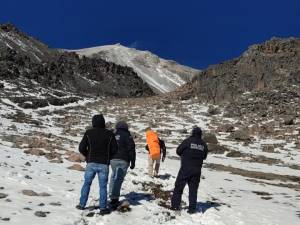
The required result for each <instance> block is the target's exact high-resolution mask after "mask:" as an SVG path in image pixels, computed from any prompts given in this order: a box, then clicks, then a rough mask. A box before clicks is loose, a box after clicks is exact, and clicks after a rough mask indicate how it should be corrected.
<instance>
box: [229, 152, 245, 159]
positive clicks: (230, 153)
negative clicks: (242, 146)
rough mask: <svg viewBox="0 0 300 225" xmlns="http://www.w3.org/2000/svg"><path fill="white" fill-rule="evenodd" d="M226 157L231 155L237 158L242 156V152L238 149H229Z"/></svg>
mask: <svg viewBox="0 0 300 225" xmlns="http://www.w3.org/2000/svg"><path fill="white" fill-rule="evenodd" d="M226 156H227V157H232V158H239V157H242V156H243V154H242V153H241V152H239V151H230V152H228V153H227V154H226Z"/></svg>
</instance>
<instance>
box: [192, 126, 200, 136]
mask: <svg viewBox="0 0 300 225" xmlns="http://www.w3.org/2000/svg"><path fill="white" fill-rule="evenodd" d="M192 136H194V137H202V130H201V128H200V127H194V128H193V130H192Z"/></svg>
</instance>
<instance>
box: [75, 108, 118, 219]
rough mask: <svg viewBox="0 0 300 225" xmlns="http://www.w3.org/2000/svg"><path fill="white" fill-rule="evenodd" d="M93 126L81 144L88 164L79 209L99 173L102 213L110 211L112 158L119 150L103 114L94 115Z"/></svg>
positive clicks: (84, 203) (85, 201)
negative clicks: (109, 181)
mask: <svg viewBox="0 0 300 225" xmlns="http://www.w3.org/2000/svg"><path fill="white" fill-rule="evenodd" d="M92 125H93V128H91V129H88V130H87V131H86V132H85V134H84V136H83V138H82V140H81V142H80V144H79V152H80V153H81V154H82V155H84V156H85V159H86V162H87V166H86V169H85V174H84V184H83V186H82V189H81V197H80V203H79V205H77V206H76V208H77V209H80V210H83V209H85V206H86V203H87V200H88V197H89V192H90V186H91V184H92V182H93V179H94V178H95V175H96V174H97V175H98V180H99V189H100V190H99V193H100V198H99V207H100V213H101V214H107V213H109V212H110V211H109V209H108V207H107V182H108V172H109V164H110V160H111V159H112V158H113V156H114V155H115V154H116V153H117V151H118V146H117V142H116V138H115V135H114V133H113V132H112V131H110V130H107V129H105V120H104V117H103V115H102V114H100V115H95V116H93V119H92Z"/></svg>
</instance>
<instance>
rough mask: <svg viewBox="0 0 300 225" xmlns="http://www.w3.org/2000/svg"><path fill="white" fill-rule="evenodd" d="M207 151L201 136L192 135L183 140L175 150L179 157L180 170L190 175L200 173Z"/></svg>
mask: <svg viewBox="0 0 300 225" xmlns="http://www.w3.org/2000/svg"><path fill="white" fill-rule="evenodd" d="M207 151H208V150H207V144H206V143H205V142H204V141H203V140H202V139H201V136H199V135H195V134H193V135H192V136H190V137H189V138H187V139H185V140H184V141H183V142H182V143H181V144H180V145H179V146H178V148H177V150H176V153H177V155H179V156H180V157H181V170H184V171H186V172H187V173H190V174H192V173H194V174H196V173H201V168H202V164H203V160H205V159H206V157H207Z"/></svg>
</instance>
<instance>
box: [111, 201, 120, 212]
mask: <svg viewBox="0 0 300 225" xmlns="http://www.w3.org/2000/svg"><path fill="white" fill-rule="evenodd" d="M109 205H110V208H111V209H112V210H116V209H117V208H118V206H119V205H120V201H119V199H112V200H111V201H110V203H109Z"/></svg>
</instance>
